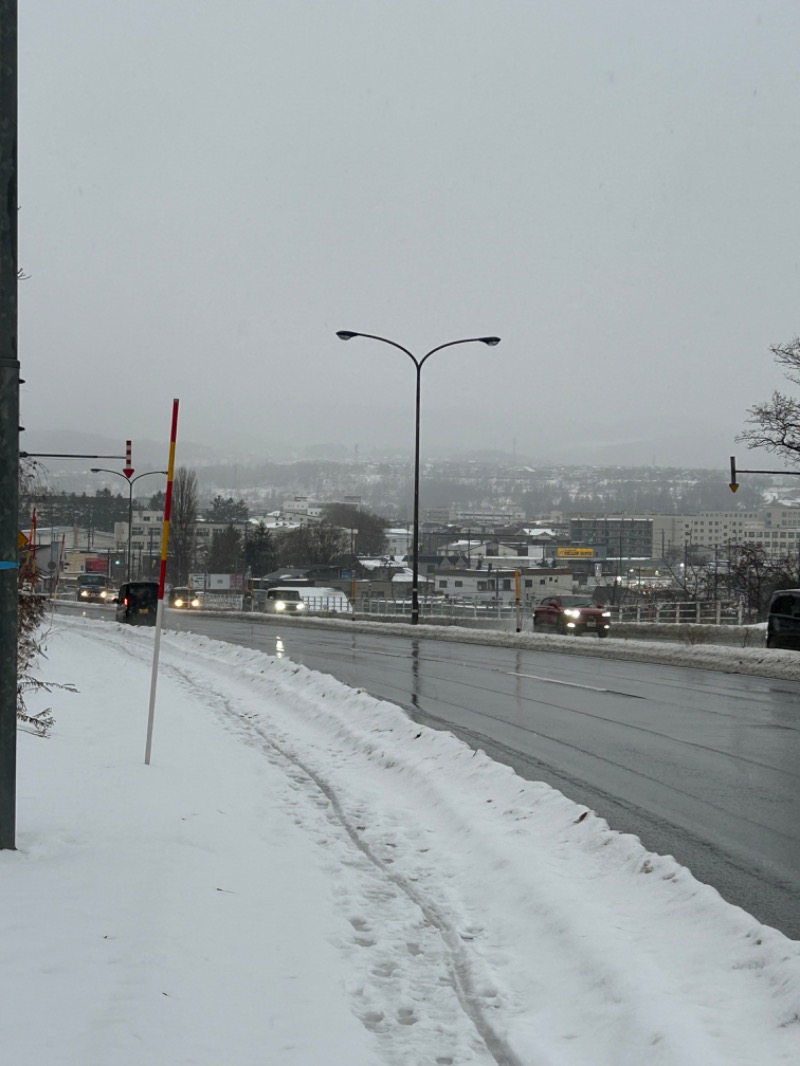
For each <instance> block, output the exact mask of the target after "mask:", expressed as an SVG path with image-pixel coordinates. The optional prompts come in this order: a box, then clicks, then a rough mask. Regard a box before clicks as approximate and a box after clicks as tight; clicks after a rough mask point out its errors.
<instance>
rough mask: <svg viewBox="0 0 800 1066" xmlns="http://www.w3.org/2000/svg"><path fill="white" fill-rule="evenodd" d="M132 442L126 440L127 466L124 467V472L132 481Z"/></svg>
mask: <svg viewBox="0 0 800 1066" xmlns="http://www.w3.org/2000/svg"><path fill="white" fill-rule="evenodd" d="M131 450H132V449H131V442H130V441H129V440H126V441H125V466H123V468H122V473H123V474H124V475H125V477H126V478H127V479H128V481H130V479H131V478H132V477H133V467H132V466H131Z"/></svg>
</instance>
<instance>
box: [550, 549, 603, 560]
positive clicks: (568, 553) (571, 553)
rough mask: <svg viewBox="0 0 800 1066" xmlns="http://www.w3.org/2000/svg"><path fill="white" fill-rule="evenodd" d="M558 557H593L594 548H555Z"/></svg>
mask: <svg viewBox="0 0 800 1066" xmlns="http://www.w3.org/2000/svg"><path fill="white" fill-rule="evenodd" d="M556 556H557V557H558V558H559V559H594V548H556Z"/></svg>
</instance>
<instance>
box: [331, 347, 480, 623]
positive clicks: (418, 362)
mask: <svg viewBox="0 0 800 1066" xmlns="http://www.w3.org/2000/svg"><path fill="white" fill-rule="evenodd" d="M336 336H337V337H338V338H339V340H341V341H349V340H352V339H353V337H366V338H367V339H368V340H372V341H381V342H382V343H383V344H391V346H392V347H393V348H399V349H400V351H401V352H405V354H406V355H407V356H408V358H409V359H410V360H411V362H412V363H413V364H414V366H415V367H416V370H417V402H416V419H415V424H414V540H413V546H412V579H411V624H412V625H416V624H417V623H418V622H419V411H420V392H421V387H422V366H423V363H424V362H425V361H426V360H427V359H429V358H430V357H431V356H432V355H433V353H434V352H440V351H441V350H442V348H452V347H454V346H455V345H456V344H476V343H480V344H486V345H488V346H489V347H490V348H494V347H495V346H496V345H498V344H499V343H500V338H499V337H464V338H462V339H461V340H457V341H447V343H446V344H439V345H437V346H436V347H435V348H431V350H430V351H429V352H426V354H425V355H423V357H422V358H421V359H417V357H416V356H415V355H412V353H411V352H410V351H409V350H408V348H404V347H403V345H402V344H398V343H397V341H392V340H389V338H388V337H379V336H377V335H376V334H375V333H355V332H353V330H349V329H340V330H337V331H336Z"/></svg>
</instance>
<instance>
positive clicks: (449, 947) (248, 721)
mask: <svg viewBox="0 0 800 1066" xmlns="http://www.w3.org/2000/svg"><path fill="white" fill-rule="evenodd" d="M75 628H76V629H77V631H78V632H80V627H75ZM131 635H132V634H129V633H128V632H127V631H126V632H124V633H123V632H115V633H113V636H112V637H111V639H110V640H109V639H108V638H109V637H110V636H111V634H109V633H108V632H107V631H106V632H105V633H104V634H103V640H104V642H106V643H112V644H113V645H114V647H115V649H116V650H118V651H120V652H122V653H124V654H126V655H129V656H130V657H131V658H133V659H136V660H138V661H140V662H141V661H147V659H148V658H151V657H152V648H151V646H150V644H149V642H148V643H146V644H145V643H139V642H138V641H137V642H136V643H132V642H131V641H130V639H129V637H130V636H131ZM148 635H149V634H148ZM86 636H88V637H90V639H93V640H94V639H95V634H86ZM137 636H138V634H137ZM161 648H162V656H161V661H160V665H161V667H162V668H163V669H165V670H167V671H169V673H170V674H171V675H172V676H174V677H175V678H177V679H179V680H180V682H181V683H183V684H184V685H185V686H186V687H188V688H189V689H190V690H191V691H192V692H194V693H196V694H197V696H198V699H199V700H200V702H202V703H203V704H204V705H206V706H209V708H210V709H211V710H212V711H215V712H217V713H219V711H220V709H221V710H222V714H223V716H224V717H225V718H226V719H228V720H233V721H234V722H235V723H236V726H237V733H238V734H239V735H240V736H249V737H251V738H252V739H254V740H255V741H256V742H257V743H258V745H259V746H260V747H261V748H262V750H264V751H265V752H266V753H267V754H268V755H270V754H271V755H272V756H273V758H272V760H271V761H272V762H273V763H274V764H278V765H281V766H283V767H289V768H292V769H294V770H295V771H299V773H300V774H302V775H303V778H304V779H305V781H306V782H307V783H308V785H309V787H310V789H313V790H315V791H316V792H317V793H319V794H321V795H322V796H323V797H324V799H325V801H326V803H327V806H328V810H329V812H330V814H331V815H332V817H333V820H334V822H335V824H336V825H338V826H339V827H340V828H341V830H342V831H343V832H344V834H345V835H346V837H347V838H348V839H349V841H350V843H351V844H352V845H353V846H354V847H355V848H356V850H357V851H358V853H359V854H360V855H361V856H362V857H363V858H364V859H365V860H366V861H367V862H368V863H369V864H370V865H371V866H372V868H373V869H374V870H375V871H376V872H377V873H378V874H379V876H380V877H381V879H383V880H384V881H385V882H388V883H389V884H390V885H391V886H392V887H394V888H395V889H397V890H398V891H399V892H401V893H402V894H403V895H404V896H405V897H406V898H407V899H408V900H409V902H410V903H411V904H412V905H413V906H414V907H415V908H416V909H417V911H418V912H419V913H420V915H421V917H422V924H423V925H425V924H427V925H428V926H430V927H431V928H432V929H435V930H436V932H437V933H438V935H439V939H440V943H441V945H442V947H443V949H444V951H443V960H444V962H445V965H446V967H447V971H448V973H449V984H450V987H451V989H452V991H453V994H454V997H455V1000H456V1002H457V1003H458V1004H459V1006H460V1008H461V1010H462V1012H463V1014H464V1016H465V1017H466V1018H467V1019H468V1020H469V1022H470V1023H471V1024H472V1026H473V1028H474V1030H475V1032H476V1034H477V1035H478V1036H479V1037H480V1041H481V1043H482V1044H483V1046H484V1048H485V1049H486V1052H487V1053H488V1054H489V1056H490V1057H491V1060H492V1061H493V1062H494V1063H495V1064H496V1066H535V1064H532V1063H531V1062H530V1061H528V1060H524V1061H523V1060H522V1059H521V1058H520V1057H519V1056H518V1055H517V1054H516V1053H515V1052H514V1050H513V1049H512V1048H511V1046H510V1045H509V1043H508V1042H507V1041H506V1040H505V1039H504V1037H503V1036H502V1035H501V1034H500V1033H499V1032H498V1031H497V1029H496V1028H495V1026H493V1025H492V1023H491V1021H490V1020H489V1018H488V1017H487V1013H486V1011H485V1010H484V1009H483V1006H482V1004H481V1002H480V994H479V992H478V984H479V983H480V982H481V980H482V978H483V977H484V975H483V974H480V973H476V972H475V963H474V961H473V960H472V959H471V958H470V956H469V954H468V952H467V950H466V948H465V942H464V940H463V938H462V936H461V933H460V932H459V931H458V929H457V928H456V926H455V925H454V924H453V922H452V921H451V920H450V919H449V917H448V915H447V914H446V913H445V912H444V911H442V910H441V909H440V908H439V907H437V906H436V903H435V902H434V901H433V900H432V899H430V898H428V896H427V895H426V893H425V892H423V891H421V890H420V889H419V888H418V887H417V886H416V885H414V884H413V883H412V882H410V881H409V880H407V879H406V878H404V877H402V876H401V875H399V874H398V873H396V872H395V871H394V870H392V869H391V866H390V865H389V863H387V862H386V861H385V860H383V859H381V857H380V856H379V855H378V854H377V853H376V851H375V850H374V849H373V848H372V847H371V846H370V845H369V843H368V842H367V841H365V840H364V839H363V838H362V836H361V835H360V834H359V830H358V825H357V820H356V819H353V818H351V817H350V816H349V815H348V813H347V812H346V810H345V808H344V806H343V804H342V803H341V802H340V800H339V797H338V795H337V792H336V790H335V788H334V787H333V786H332V785H331V784H329V783H328V782H327V781H326V780H325V779H324V778H323V777H322V776H321V774H319V773H318V772H317V771H316V770H314V769H313V768H312V767H310V766H309V765H307V763H306V762H305V761H304V760H303V759H302V758H301V757H300V756H299V755H297V754H296V753H294V752H293V751H291V750H290V749H289V748H288V747H287V746H285V745H284V744H282V743H280V742H279V741H277V740H275V739H274V738H273V737H272V736H271V735H270V734H269V732H268V730H267V728H266V727H265V726H262V725H261V724H260V723H259V722H258V721H256V720H254V718H253V717H252V715H250V714H247V713H245V712H243V711H240V710H238V709H237V708H236V707H235V706H234V705H233V703H232V701H231V700H230V699H229V698H228V696H227V695H226V693H225V692H224V691H218V690H215V688H214V687H212V686H211V684H210V682H211V681H212V680H213V678H211V677H207V678H205V679H204V680H203V682H200V681H198V680H197V679H196V678H195V677H193V676H192V674H191V673H190V672H188V671H187V670H186V669H184V668H182V667H180V666H178V665H176V664H175V663H172V662H165V657H164V655H163V652H164V650H165V644H164V643H162V645H161ZM166 650H168V651H170V650H172V649H169V648H168V645H167V648H166ZM180 654H181V656H183V657H184V658H186V657H187V656H192V657H193V658H195V659H197V660H198V665H199V667H200V669H202V668H203V667H205V666H206V663H207V660H205V659H204V657H203V656H202V654H200V653H199V652H197V651H196V650H195V649H193V648H181V649H180ZM265 658H267V659H269V656H265ZM228 665H230V664H228ZM214 704H216V705H217V706H216V707H215V706H214ZM292 779H293V781H294V782H295V783H296V784H299V782H298V778H297V774H296V773H295V774H294V775H292ZM422 998H424V997H422ZM363 1020H364V1019H363V1018H362V1021H363ZM368 1027H369V1026H368ZM439 1061H441V1062H442V1063H445V1062H446V1061H448V1060H447V1059H445V1058H442V1059H440V1060H439ZM450 1061H451V1062H454V1061H455V1060H450Z"/></svg>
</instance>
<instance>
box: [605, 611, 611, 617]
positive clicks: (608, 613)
mask: <svg viewBox="0 0 800 1066" xmlns="http://www.w3.org/2000/svg"><path fill="white" fill-rule="evenodd" d="M610 617H611V611H603V618H610Z"/></svg>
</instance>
